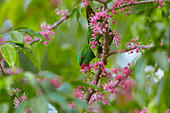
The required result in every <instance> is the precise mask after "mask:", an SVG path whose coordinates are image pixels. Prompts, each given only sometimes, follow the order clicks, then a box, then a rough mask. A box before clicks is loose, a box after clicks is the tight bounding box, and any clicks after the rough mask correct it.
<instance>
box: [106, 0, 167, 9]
mask: <svg viewBox="0 0 170 113" xmlns="http://www.w3.org/2000/svg"><path fill="white" fill-rule="evenodd" d="M161 1H162V2H170V0H161ZM153 2H156V1H155V0H148V1H136V2H133V3H131V4H129V3H127V4H123V5H120V6H117V8H114V9H109V12H110V11H112V10H117V9H120V8H123V7H127V6H131V5H138V4H144V3H153Z"/></svg>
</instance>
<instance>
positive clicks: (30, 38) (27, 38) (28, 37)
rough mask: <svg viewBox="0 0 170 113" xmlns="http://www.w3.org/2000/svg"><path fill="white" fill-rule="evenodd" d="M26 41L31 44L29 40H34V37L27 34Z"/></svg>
mask: <svg viewBox="0 0 170 113" xmlns="http://www.w3.org/2000/svg"><path fill="white" fill-rule="evenodd" d="M24 41H25V43H27V44H29V42H31V41H32V37H31V36H30V35H27V36H26V37H25V39H24Z"/></svg>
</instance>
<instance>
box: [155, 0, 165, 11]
mask: <svg viewBox="0 0 170 113" xmlns="http://www.w3.org/2000/svg"><path fill="white" fill-rule="evenodd" d="M156 3H157V4H158V3H159V4H160V5H159V6H158V8H159V9H162V7H164V6H165V4H164V3H163V2H162V0H156Z"/></svg>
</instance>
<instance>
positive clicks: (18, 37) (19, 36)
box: [11, 31, 24, 42]
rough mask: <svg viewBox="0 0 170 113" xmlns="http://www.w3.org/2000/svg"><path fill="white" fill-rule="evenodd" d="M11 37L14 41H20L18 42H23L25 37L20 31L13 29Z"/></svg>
mask: <svg viewBox="0 0 170 113" xmlns="http://www.w3.org/2000/svg"><path fill="white" fill-rule="evenodd" d="M11 38H12V40H13V41H18V42H23V39H24V37H23V35H22V34H21V33H20V32H18V31H12V32H11Z"/></svg>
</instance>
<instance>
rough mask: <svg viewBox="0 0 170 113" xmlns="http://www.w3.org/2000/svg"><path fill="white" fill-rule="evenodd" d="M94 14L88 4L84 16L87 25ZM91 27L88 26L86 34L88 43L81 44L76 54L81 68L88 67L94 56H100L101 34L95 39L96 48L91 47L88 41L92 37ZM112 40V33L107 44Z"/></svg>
mask: <svg viewBox="0 0 170 113" xmlns="http://www.w3.org/2000/svg"><path fill="white" fill-rule="evenodd" d="M93 15H95V12H94V11H93V9H92V8H91V7H90V6H87V7H86V16H87V21H88V25H89V24H90V17H91V16H93ZM100 21H101V22H102V21H103V19H101V20H100ZM109 32H112V31H111V29H110V28H109ZM92 33H93V32H92V29H91V28H90V27H88V34H87V42H88V44H86V45H85V46H83V48H82V49H81V51H80V53H79V56H78V63H79V65H80V66H81V68H82V69H84V68H85V67H89V62H90V61H91V60H92V59H93V58H95V57H98V58H99V57H100V54H101V53H102V44H101V43H102V41H101V39H102V37H103V36H102V35H98V36H97V39H96V41H97V42H98V45H97V46H96V48H93V49H91V47H90V41H91V37H92ZM112 41H113V35H111V36H109V45H111V43H112Z"/></svg>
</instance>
